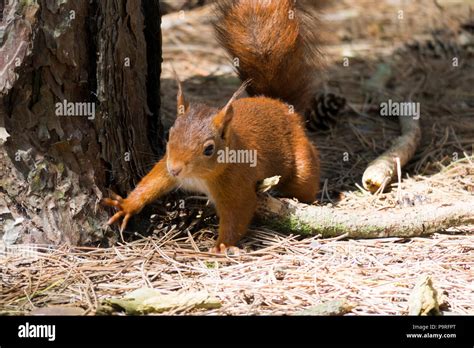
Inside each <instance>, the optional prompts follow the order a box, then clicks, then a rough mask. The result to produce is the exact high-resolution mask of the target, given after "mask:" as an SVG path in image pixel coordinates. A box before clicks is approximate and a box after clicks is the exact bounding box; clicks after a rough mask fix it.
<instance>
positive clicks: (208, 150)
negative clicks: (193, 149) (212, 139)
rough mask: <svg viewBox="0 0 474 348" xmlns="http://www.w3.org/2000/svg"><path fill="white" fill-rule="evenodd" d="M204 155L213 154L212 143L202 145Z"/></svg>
mask: <svg viewBox="0 0 474 348" xmlns="http://www.w3.org/2000/svg"><path fill="white" fill-rule="evenodd" d="M203 154H204V156H208V157H210V156H212V155H213V154H214V144H207V145H205V146H204V151H203Z"/></svg>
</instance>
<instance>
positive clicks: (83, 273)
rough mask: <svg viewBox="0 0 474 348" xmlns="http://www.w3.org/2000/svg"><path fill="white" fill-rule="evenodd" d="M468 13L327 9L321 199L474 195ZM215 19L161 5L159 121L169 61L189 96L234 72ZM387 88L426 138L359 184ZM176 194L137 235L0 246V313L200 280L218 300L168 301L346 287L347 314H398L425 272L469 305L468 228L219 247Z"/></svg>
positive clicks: (343, 5) (377, 206) (296, 294)
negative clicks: (398, 163)
mask: <svg viewBox="0 0 474 348" xmlns="http://www.w3.org/2000/svg"><path fill="white" fill-rule="evenodd" d="M400 3H402V5H400ZM400 10H402V11H403V12H400ZM473 11H474V2H472V1H466V0H458V1H447V0H438V1H429V0H422V1H417V2H414V1H413V2H396V1H389V0H384V1H376V0H357V1H352V0H344V1H338V2H336V3H335V4H334V5H331V6H329V7H328V8H327V9H326V10H325V14H324V16H323V19H324V21H325V23H327V27H326V28H325V29H324V30H323V32H324V33H325V35H323V37H324V40H325V46H324V47H323V48H322V51H323V52H324V53H325V59H326V69H325V70H324V72H322V73H321V86H320V90H321V92H322V93H325V94H330V93H333V94H334V95H337V96H340V97H342V98H344V99H345V101H346V107H345V108H344V109H343V110H341V111H340V112H339V114H338V115H337V117H335V120H332V119H331V118H330V117H328V119H326V120H324V119H323V123H324V124H325V127H324V129H319V130H317V131H315V132H312V133H310V136H311V139H312V140H313V141H314V142H315V143H316V144H317V146H318V148H319V150H320V153H321V163H322V174H321V183H322V187H323V190H322V193H321V194H320V197H319V200H318V204H321V205H331V206H332V207H334V209H347V208H350V209H353V210H355V211H360V212H361V214H363V213H364V212H365V211H367V210H377V211H380V214H383V213H384V212H385V211H387V210H390V209H401V208H406V207H409V206H415V205H417V206H418V205H423V204H424V203H426V202H429V203H438V204H439V205H440V206H441V205H449V204H451V203H453V202H459V201H468V200H470V201H472V200H473V199H474V90H473V86H474V12H473ZM211 20H212V12H211V10H210V7H209V6H205V7H202V8H198V9H194V10H190V11H186V12H184V16H183V15H182V14H179V13H171V14H168V15H166V16H164V17H163V21H162V30H163V32H162V35H163V60H164V62H163V74H162V84H161V87H162V88H161V96H162V112H163V120H164V125H165V128H168V127H169V126H170V125H171V124H172V123H173V120H174V117H175V101H176V91H177V88H176V83H175V81H174V79H173V75H172V70H171V64H170V63H172V64H173V66H174V68H175V69H176V71H177V72H178V74H179V76H180V79H181V80H182V81H183V83H184V90H185V94H186V95H187V97H188V98H189V99H191V101H193V100H194V101H201V102H206V103H209V104H211V105H216V106H222V105H224V104H225V102H226V101H227V100H228V98H229V97H230V96H231V95H232V93H233V92H234V91H235V90H236V89H237V88H238V86H239V84H240V81H239V80H238V79H237V77H236V75H235V73H234V72H233V71H232V67H231V64H230V62H229V59H228V57H227V56H226V54H225V52H224V51H223V49H221V48H220V47H219V46H218V44H217V42H216V41H215V39H214V35H213V30H212V26H211ZM344 58H348V60H345V59H344ZM344 62H346V63H347V62H349V65H347V64H344ZM387 99H393V100H413V101H418V102H419V103H420V105H421V117H420V122H421V129H422V134H423V135H422V142H421V145H420V147H419V149H418V151H417V153H416V154H415V157H414V158H413V159H412V160H411V161H410V162H409V163H408V165H407V166H406V167H405V168H404V169H403V178H402V180H401V184H400V185H399V184H398V183H395V184H393V185H392V187H391V190H389V191H388V192H386V193H381V194H378V195H375V196H372V195H370V194H369V193H368V192H365V191H364V190H363V189H362V188H361V187H360V186H361V178H362V173H363V172H364V170H365V168H366V167H367V164H368V163H369V162H371V161H372V160H373V159H375V158H376V157H377V155H379V154H381V153H382V152H383V151H384V150H386V149H388V148H389V146H390V144H391V142H392V141H393V140H394V139H395V138H396V136H397V135H398V134H399V126H398V123H397V122H396V120H395V119H394V120H392V119H389V118H387V117H381V116H380V113H379V107H380V103H381V102H383V101H386V100H387ZM183 197H186V196H182V195H181V196H180V195H171V196H170V197H168V198H167V199H165V200H164V201H163V202H162V204H160V207H158V208H157V209H158V213H157V214H155V215H154V216H153V217H152V221H153V226H152V228H151V230H150V231H149V232H151V235H149V234H146V233H143V234H144V235H146V237H143V238H139V239H137V238H136V237H135V238H134V239H135V241H132V242H127V243H125V242H123V243H119V245H117V246H115V247H111V248H94V247H90V248H84V247H83V248H74V247H62V248H59V249H53V248H47V247H45V248H31V247H28V246H24V247H22V246H18V248H15V250H14V251H15V252H13V249H12V251H11V252H10V253H8V254H7V256H6V257H1V258H0V267H1V268H2V270H3V274H2V277H1V278H2V280H1V285H2V290H1V291H0V311H2V312H4V313H15V314H18V313H29V312H30V311H33V313H34V312H35V311H39V308H42V307H45V306H48V307H49V306H58V305H61V306H65V305H67V306H69V307H74V308H75V310H78V311H79V312H76V314H77V313H85V314H95V313H97V311H98V309H99V308H100V307H101V302H102V301H103V300H104V299H107V298H110V297H114V296H115V297H117V296H123V295H126V294H127V293H130V292H132V291H134V290H136V289H138V288H142V287H153V288H155V289H158V290H160V291H161V292H162V293H163V294H174V293H176V292H179V293H191V292H195V291H198V290H200V291H206V292H207V293H208V294H210V295H212V296H214V297H216V298H217V299H218V300H219V302H220V304H221V305H220V307H219V308H214V309H196V308H195V307H194V306H192V305H188V306H186V305H181V306H176V307H173V308H171V309H170V310H167V311H165V312H164V313H165V314H171V313H180V314H208V315H217V314H233V315H248V314H259V315H263V314H272V315H278V314H294V313H297V312H299V311H301V310H304V309H307V308H308V307H311V306H315V305H319V304H321V303H326V302H330V301H333V300H344V301H346V303H347V307H346V309H345V310H344V311H343V312H344V313H346V312H347V315H351V314H352V315H353V314H356V315H357V314H390V315H393V314H398V315H400V314H407V313H408V301H409V298H410V294H411V293H412V292H413V289H414V287H415V284H416V283H417V281H418V280H419V279H420V277H424V276H430V277H431V279H432V281H433V286H434V288H435V289H436V290H437V293H438V300H439V304H440V309H441V311H442V312H443V313H444V314H445V315H448V314H471V315H472V314H474V300H473V296H472V294H473V291H474V288H473V284H474V272H473V266H474V226H472V225H468V226H462V227H456V228H448V229H446V230H440V231H439V233H436V234H434V235H432V236H428V237H424V238H422V237H416V238H384V239H366V240H347V239H344V238H333V239H322V238H320V237H318V236H314V237H311V238H308V237H306V238H304V237H301V236H294V235H285V234H282V233H276V232H274V231H271V230H269V229H268V228H265V227H263V226H259V225H253V226H252V228H251V230H250V232H249V234H248V236H247V237H246V238H245V239H244V240H243V241H242V243H241V245H240V246H241V248H242V249H243V250H244V251H245V253H243V254H242V255H241V256H236V257H231V256H217V255H212V254H209V253H207V250H208V249H209V247H210V246H212V244H213V242H214V240H215V237H216V231H217V221H216V219H215V217H214V216H213V215H212V211H211V212H209V209H207V208H206V207H204V206H203V201H202V200H201V199H195V198H186V205H185V208H180V207H179V204H177V203H176V199H177V198H183ZM137 235H138V236H139V235H141V233H140V234H137ZM127 237H133V236H126V240H128V239H129V238H127ZM130 239H132V238H130ZM25 256H26V257H25ZM341 314H342V313H341Z"/></svg>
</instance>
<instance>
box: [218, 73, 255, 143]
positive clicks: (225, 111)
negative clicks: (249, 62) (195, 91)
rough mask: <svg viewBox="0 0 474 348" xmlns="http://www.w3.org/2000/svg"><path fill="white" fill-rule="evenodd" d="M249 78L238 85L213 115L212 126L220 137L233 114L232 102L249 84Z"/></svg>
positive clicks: (222, 135)
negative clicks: (225, 102) (220, 108)
mask: <svg viewBox="0 0 474 348" xmlns="http://www.w3.org/2000/svg"><path fill="white" fill-rule="evenodd" d="M249 83H250V80H246V81H245V82H244V83H242V85H241V86H240V87H239V89H238V90H237V91H235V93H234V94H233V95H232V97H231V98H230V99H229V101H228V102H227V104H226V105H225V106H224V107H223V108H222V110H221V111H219V112H218V113H217V115H216V116H214V119H213V123H214V126H216V128H217V129H218V130H219V132H220V134H221V137H222V138H224V135H225V133H226V130H227V126H228V124H229V123H230V121H231V120H232V117H233V116H234V110H233V108H232V103H233V102H234V101H235V99H237V97H238V96H239V95H240V94H242V92H243V91H244V90H245V88H247V86H248V85H249Z"/></svg>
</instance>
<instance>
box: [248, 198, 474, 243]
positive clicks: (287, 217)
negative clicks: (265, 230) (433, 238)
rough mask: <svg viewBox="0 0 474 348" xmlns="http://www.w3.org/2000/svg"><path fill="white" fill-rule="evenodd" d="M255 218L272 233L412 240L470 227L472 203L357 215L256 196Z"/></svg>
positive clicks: (358, 213)
mask: <svg viewBox="0 0 474 348" xmlns="http://www.w3.org/2000/svg"><path fill="white" fill-rule="evenodd" d="M260 195H261V197H260V199H259V202H258V206H257V214H256V215H257V217H258V218H259V219H260V220H262V221H263V222H264V223H266V224H268V225H270V226H271V227H273V228H275V229H279V230H282V231H285V232H292V233H297V234H302V235H317V234H321V235H322V237H325V238H326V237H336V236H340V235H343V234H347V237H348V238H381V237H416V236H422V235H428V234H431V233H435V232H438V231H442V230H445V229H447V228H449V227H455V226H461V225H466V224H471V223H474V200H472V201H470V202H456V203H453V204H450V205H447V204H425V205H420V206H415V207H410V208H401V209H398V208H393V209H390V210H384V211H383V212H381V211H375V210H367V211H357V210H349V209H334V208H329V207H318V206H313V205H307V204H302V203H297V202H296V201H293V200H291V199H276V198H273V197H271V196H268V195H263V194H260Z"/></svg>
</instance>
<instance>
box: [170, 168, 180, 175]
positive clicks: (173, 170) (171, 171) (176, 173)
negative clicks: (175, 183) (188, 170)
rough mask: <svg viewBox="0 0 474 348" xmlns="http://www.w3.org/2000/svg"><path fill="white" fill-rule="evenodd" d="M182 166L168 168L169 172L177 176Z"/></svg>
mask: <svg viewBox="0 0 474 348" xmlns="http://www.w3.org/2000/svg"><path fill="white" fill-rule="evenodd" d="M182 169H183V167H174V168H169V171H170V174H171V175H173V176H178V175H179V173H181V170H182Z"/></svg>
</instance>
